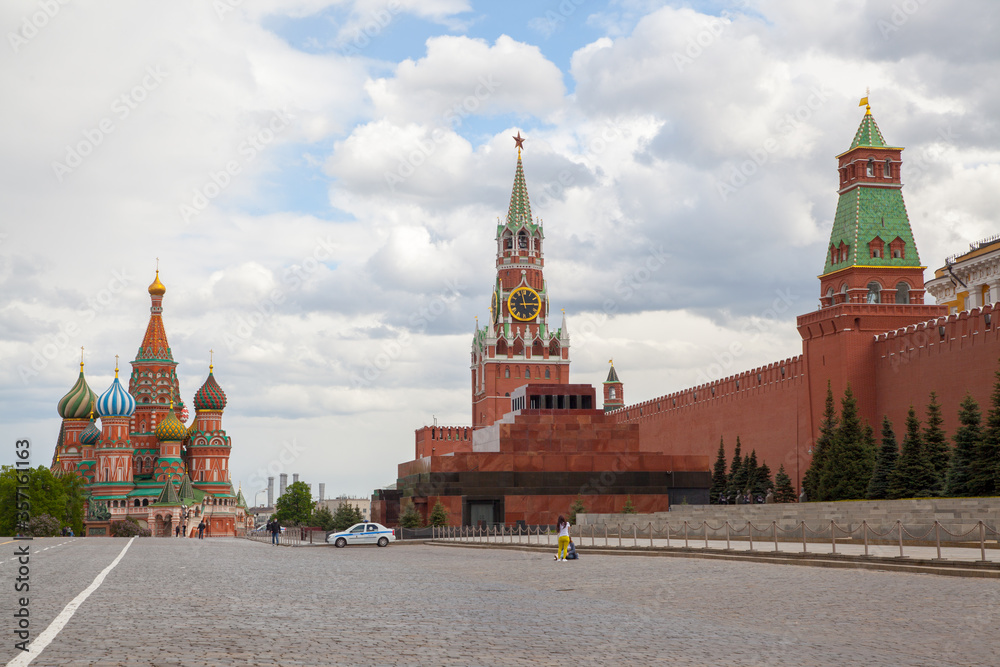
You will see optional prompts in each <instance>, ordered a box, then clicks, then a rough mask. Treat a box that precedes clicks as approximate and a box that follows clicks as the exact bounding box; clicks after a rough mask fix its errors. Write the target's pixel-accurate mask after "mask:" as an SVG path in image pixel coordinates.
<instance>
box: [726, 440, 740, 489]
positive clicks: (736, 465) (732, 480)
mask: <svg viewBox="0 0 1000 667" xmlns="http://www.w3.org/2000/svg"><path fill="white" fill-rule="evenodd" d="M742 466H743V459H742V458H740V436H736V451H734V452H733V461H732V463H730V465H729V477H728V478H727V480H726V482H727V483H726V495H727V496H734V495H736V494H737V493H739V491H738V490H737V488H736V480H737V478H739V475H740V468H741V467H742Z"/></svg>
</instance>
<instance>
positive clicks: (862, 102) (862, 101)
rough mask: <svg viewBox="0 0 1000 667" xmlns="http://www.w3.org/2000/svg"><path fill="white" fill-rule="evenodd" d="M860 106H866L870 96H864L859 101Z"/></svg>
mask: <svg viewBox="0 0 1000 667" xmlns="http://www.w3.org/2000/svg"><path fill="white" fill-rule="evenodd" d="M858 106H859V107H865V106H868V98H867V97H862V98H861V101H860V102H858Z"/></svg>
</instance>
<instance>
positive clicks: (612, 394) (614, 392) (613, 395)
mask: <svg viewBox="0 0 1000 667" xmlns="http://www.w3.org/2000/svg"><path fill="white" fill-rule="evenodd" d="M608 396H610V397H611V398H618V392H616V391H615V388H614V387H612V388H611V390H610V391H608Z"/></svg>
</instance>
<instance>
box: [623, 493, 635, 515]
mask: <svg viewBox="0 0 1000 667" xmlns="http://www.w3.org/2000/svg"><path fill="white" fill-rule="evenodd" d="M637 513H638V510H636V508H635V505H633V504H632V496H626V497H625V506H624V507H622V514H637Z"/></svg>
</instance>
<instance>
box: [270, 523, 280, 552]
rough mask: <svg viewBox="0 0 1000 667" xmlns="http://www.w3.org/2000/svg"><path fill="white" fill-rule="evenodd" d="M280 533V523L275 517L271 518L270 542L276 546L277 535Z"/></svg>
mask: <svg viewBox="0 0 1000 667" xmlns="http://www.w3.org/2000/svg"><path fill="white" fill-rule="evenodd" d="M279 535H281V523H279V522H278V520H277V519H272V520H271V544H273V545H275V546H277V544H278V536H279Z"/></svg>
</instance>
